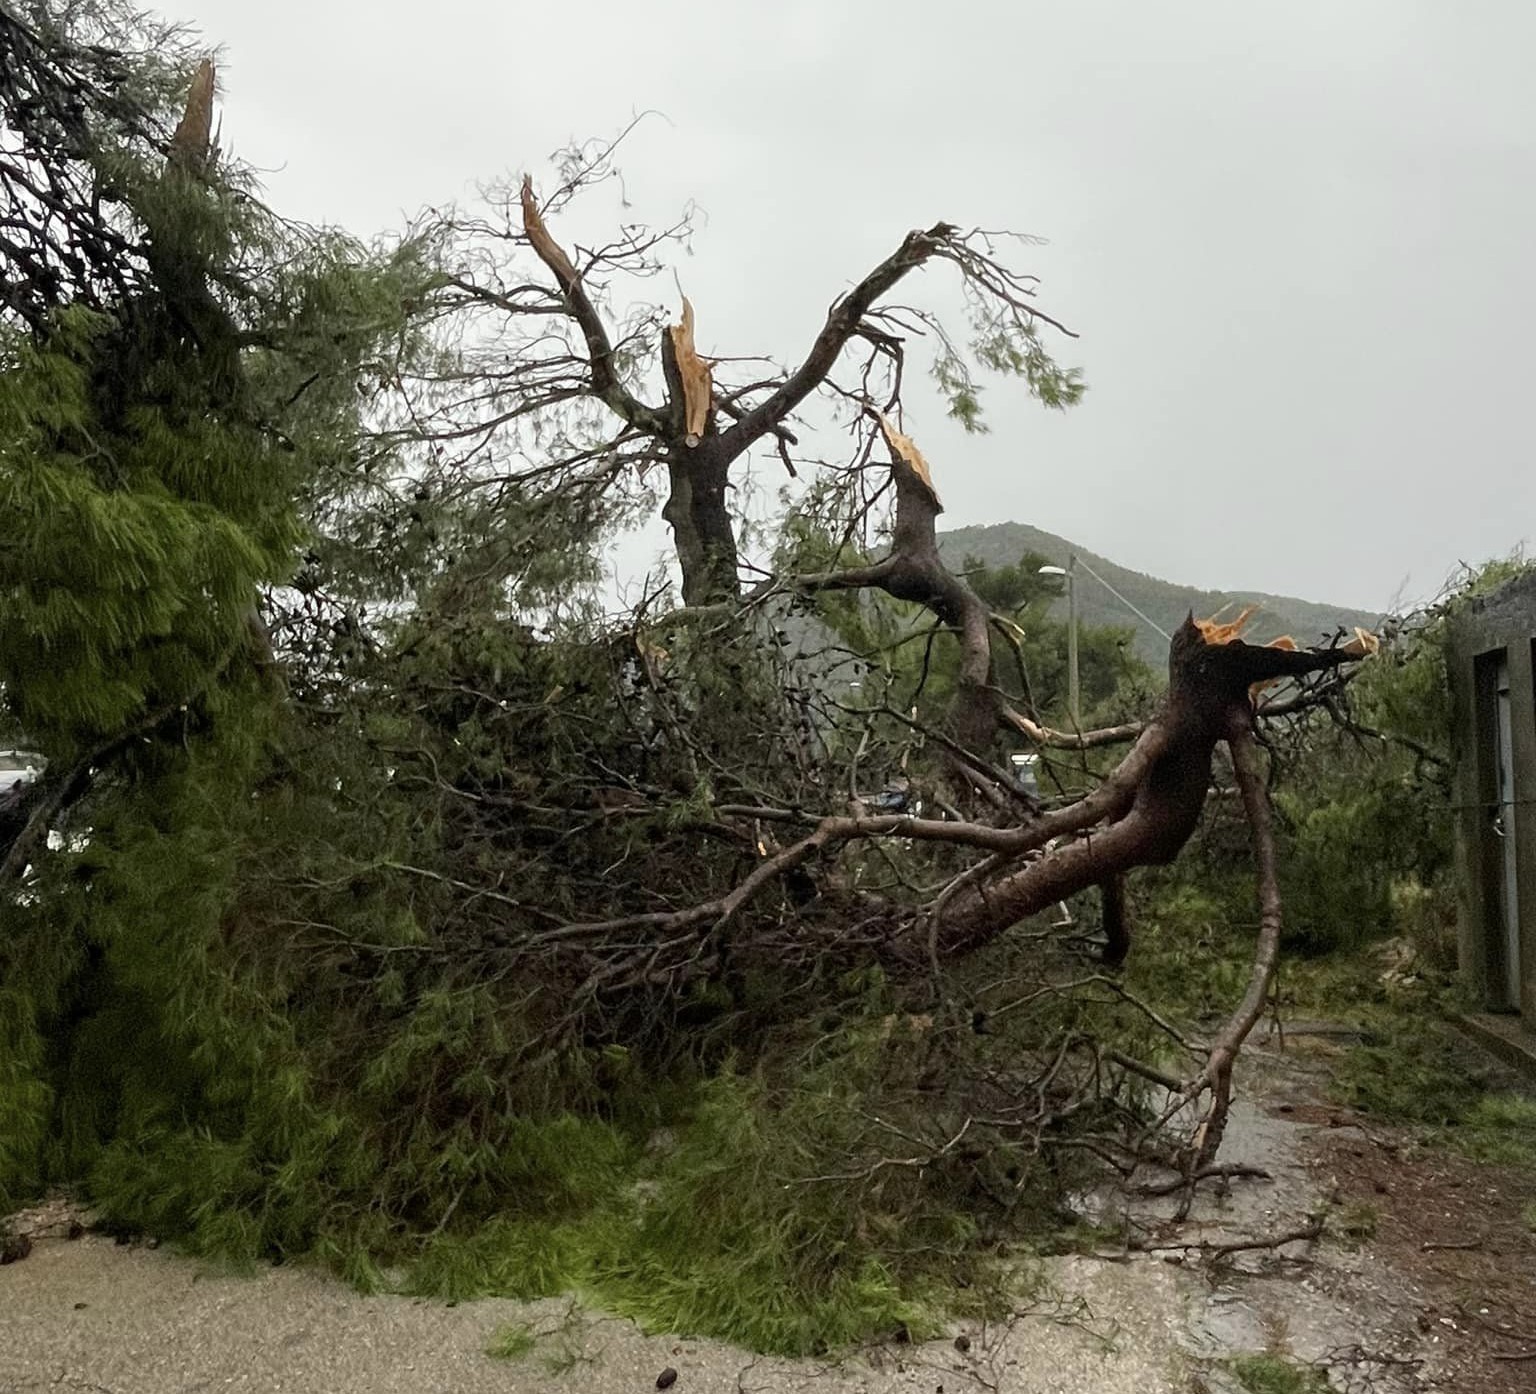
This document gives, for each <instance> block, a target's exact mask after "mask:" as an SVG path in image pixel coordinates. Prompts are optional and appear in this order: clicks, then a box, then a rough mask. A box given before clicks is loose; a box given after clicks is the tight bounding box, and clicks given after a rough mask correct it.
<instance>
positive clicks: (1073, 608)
mask: <svg viewBox="0 0 1536 1394" xmlns="http://www.w3.org/2000/svg"><path fill="white" fill-rule="evenodd" d="M1067 698H1068V701H1069V702H1070V703H1071V706H1072V728H1073V730H1076V731H1081V730H1082V729H1083V703H1082V689H1081V688H1080V687H1079V686H1078V680H1077V554H1076V553H1075V552H1074V553H1073V554H1072V555H1071V556H1069V557H1068V558H1067Z"/></svg>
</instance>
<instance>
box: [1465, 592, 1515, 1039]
mask: <svg viewBox="0 0 1536 1394" xmlns="http://www.w3.org/2000/svg"><path fill="white" fill-rule="evenodd" d="M1533 648H1536V573H1533V574H1529V575H1525V576H1520V577H1517V578H1516V579H1514V580H1513V581H1511V582H1509V583H1508V584H1507V585H1505V586H1503V587H1501V588H1500V589H1498V590H1496V591H1493V592H1491V593H1490V594H1489V595H1487V596H1484V597H1482V598H1480V599H1478V600H1476V601H1473V602H1471V603H1470V604H1469V605H1468V606H1467V608H1466V609H1465V611H1463V612H1462V613H1461V614H1459V615H1458V616H1457V617H1456V620H1455V623H1454V625H1453V627H1452V631H1451V641H1450V647H1449V651H1448V654H1447V659H1448V666H1449V672H1450V679H1451V696H1452V703H1453V720H1454V727H1453V733H1452V759H1453V791H1454V792H1453V799H1454V803H1455V809H1456V830H1457V838H1456V869H1457V879H1458V883H1459V887H1460V902H1459V914H1458V933H1459V939H1460V960H1461V968H1462V972H1463V974H1464V975H1465V977H1466V978H1467V981H1468V983H1469V985H1470V986H1471V987H1472V989H1473V990H1474V992H1476V993H1477V994H1478V995H1479V996H1480V997H1481V998H1482V999H1483V1000H1484V1001H1485V1002H1487V1003H1489V1004H1490V1005H1493V1004H1494V998H1495V996H1496V994H1497V992H1498V984H1497V982H1496V981H1495V980H1494V978H1495V975H1494V973H1493V971H1492V970H1493V968H1494V955H1493V952H1492V945H1493V943H1494V942H1495V940H1494V936H1495V935H1497V934H1499V933H1501V932H1502V931H1501V928H1500V926H1501V920H1500V911H1499V902H1498V899H1497V896H1498V881H1497V879H1496V878H1497V877H1498V876H1499V875H1501V874H1502V870H1501V868H1502V857H1503V848H1502V845H1501V843H1500V839H1499V838H1498V836H1497V835H1496V834H1495V833H1494V831H1493V828H1492V818H1491V813H1492V808H1493V805H1494V803H1495V801H1496V799H1497V787H1498V785H1497V778H1498V775H1497V770H1496V769H1495V767H1494V763H1493V751H1492V744H1491V742H1490V741H1489V740H1488V738H1487V734H1486V733H1487V731H1488V730H1489V729H1490V723H1491V722H1492V720H1493V719H1494V708H1493V703H1494V700H1495V699H1494V694H1493V692H1492V689H1491V685H1490V683H1489V681H1488V675H1489V669H1488V667H1487V664H1486V658H1485V656H1487V655H1493V654H1497V653H1499V652H1500V651H1502V652H1503V653H1504V654H1505V658H1506V661H1507V663H1508V665H1509V668H1508V671H1509V688H1510V710H1511V715H1512V722H1511V736H1512V740H1511V750H1512V763H1513V766H1514V788H1513V791H1512V793H1513V799H1514V808H1513V811H1512V822H1513V836H1514V839H1515V865H1516V887H1517V889H1516V898H1517V901H1518V904H1519V920H1520V970H1521V971H1520V976H1521V983H1520V1011H1521V1015H1522V1016H1524V1017H1525V1019H1526V1020H1527V1021H1529V1022H1532V1023H1536V671H1533ZM1480 660H1483V661H1482V662H1480ZM1499 1005H1502V1004H1499Z"/></svg>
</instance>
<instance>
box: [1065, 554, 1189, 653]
mask: <svg viewBox="0 0 1536 1394" xmlns="http://www.w3.org/2000/svg"><path fill="white" fill-rule="evenodd" d="M1073 560H1074V561H1075V562H1076V563H1077V565H1078V566H1080V567H1082V568H1083V570H1084V571H1086V572H1087V573H1088V574H1089V575H1090V576H1092V577H1093V579H1094V580H1095V581H1097V582H1098V583H1099V584H1100V585H1101V586H1103V587H1104V589H1105V590H1107V591H1108V592H1109V593H1110V594H1111V595H1112V596H1114V597H1115V599H1116V600H1118V601H1119V602H1120V603H1121V604H1122V605H1124V606H1125V608H1126V609H1127V610H1130V611H1132V612H1133V613H1135V614H1137V615H1139V616H1141V618H1142V619H1144V620H1145V621H1146V622H1147V623H1148V624H1150V625H1151V626H1152V628H1153V629H1155V630H1156V631H1157V632H1158V633H1159V634H1161V635H1162V636H1163V638H1165V639H1167V640H1168V641H1169V642H1170V643H1171V642H1172V641H1173V635H1171V634H1170V633H1169V632H1168V631H1167V630H1166V629H1164V628H1163V627H1162V625H1160V624H1159V623H1158V622H1157V621H1156V620H1155V619H1153V618H1152V616H1151V615H1149V614H1148V613H1147V612H1146V611H1145V610H1143V609H1141V607H1140V606H1138V605H1134V604H1132V603H1131V602H1130V601H1129V600H1127V599H1126V598H1125V597H1124V596H1123V595H1121V594H1120V592H1119V591H1117V590H1116V589H1115V588H1114V587H1113V586H1112V585H1110V584H1109V582H1108V581H1106V580H1105V579H1104V578H1103V577H1102V576H1100V575H1099V573H1098V572H1097V571H1095V570H1094V569H1093V568H1092V567H1091V566H1089V565H1088V563H1087V562H1085V561H1084V560H1083V559H1082V558H1081V557H1074V558H1073Z"/></svg>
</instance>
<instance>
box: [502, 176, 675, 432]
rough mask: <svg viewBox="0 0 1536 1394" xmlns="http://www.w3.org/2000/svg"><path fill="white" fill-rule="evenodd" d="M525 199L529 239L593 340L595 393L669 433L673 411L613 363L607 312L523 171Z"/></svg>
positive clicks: (627, 417)
mask: <svg viewBox="0 0 1536 1394" xmlns="http://www.w3.org/2000/svg"><path fill="white" fill-rule="evenodd" d="M521 199H522V207H523V231H524V233H526V234H527V237H528V244H529V245H530V246H531V247H532V248H533V250H534V252H535V254H536V255H537V256H538V258H539V260H540V261H542V262H543V263H544V265H545V266H546V267H548V268H549V271H550V274H551V275H553V276H554V278H555V282H556V284H557V285H558V286H559V287H560V295H561V298H562V299H563V300H564V301H565V305H566V308H567V310H569V311H570V315H571V318H572V319H573V320H575V321H576V325H577V328H579V329H580V330H581V333H582V337H583V338H584V339H585V340H586V341H587V365H588V369H589V371H590V373H591V384H592V393H593V395H594V396H595V397H597V398H598V399H599V400H600V401H602V402H603V403H604V404H605V405H607V406H608V407H609V408H610V409H611V410H612V411H614V412H615V413H617V414H618V415H619V416H620V417H622V418H623V419H624V421H625V422H627V423H628V424H629V425H631V426H634V427H636V428H638V429H639V430H642V431H646V432H648V433H649V434H651V435H654V436H660V437H666V436H667V435H668V434H669V429H670V422H669V420H668V417H667V414H666V413H665V412H663V411H659V410H657V409H656V408H655V407H651V406H647V405H646V404H645V403H644V402H642V401H641V400H640V399H639V398H638V397H636V396H635V395H634V394H633V393H632V392H631V391H630V390H629V389H628V388H627V387H625V386H624V384H623V383H622V382H620V381H619V375H618V372H617V371H616V370H615V368H614V364H613V343H612V341H611V340H610V339H609V337H608V330H607V328H606V327H605V326H604V324H603V317H602V315H601V314H600V313H599V312H598V309H597V306H596V305H594V304H593V303H592V300H591V297H590V296H588V294H587V292H586V288H585V286H584V285H583V284H582V279H581V276H580V274H579V273H578V272H577V270H576V268H575V267H574V266H573V265H572V264H571V259H570V257H568V256H567V255H566V254H565V249H564V248H563V247H561V245H560V244H559V243H558V242H556V241H555V239H554V238H553V237H552V236H551V235H550V232H549V229H548V228H547V227H545V226H544V217H543V215H542V214H541V213H540V212H539V204H538V200H537V198H535V197H534V192H533V179H532V177H531V176H528V175H525V176H524V177H523V187H522V194H521Z"/></svg>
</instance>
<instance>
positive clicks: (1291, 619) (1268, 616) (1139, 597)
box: [939, 523, 1380, 668]
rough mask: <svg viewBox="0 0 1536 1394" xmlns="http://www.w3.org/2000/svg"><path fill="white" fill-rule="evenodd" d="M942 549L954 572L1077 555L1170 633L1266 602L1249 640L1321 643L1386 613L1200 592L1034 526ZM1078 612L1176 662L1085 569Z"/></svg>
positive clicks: (985, 531) (960, 533)
mask: <svg viewBox="0 0 1536 1394" xmlns="http://www.w3.org/2000/svg"><path fill="white" fill-rule="evenodd" d="M939 550H940V551H941V552H942V553H943V555H944V559H945V561H947V562H948V563H949V565H950V566H952V567H957V568H958V567H959V566H960V564H961V562H962V561H963V560H964V559H965V558H966V557H968V556H975V557H980V558H981V560H982V561H984V562H986V563H987V564H988V565H989V566H1007V565H1012V564H1013V563H1015V562H1017V561H1018V559H1019V557H1020V555H1021V554H1022V553H1024V552H1038V553H1040V555H1042V556H1044V557H1047V558H1049V559H1050V561H1051V562H1053V563H1054V564H1055V565H1057V566H1065V565H1066V564H1067V558H1068V557H1069V556H1070V555H1072V554H1073V553H1076V554H1077V556H1078V557H1080V558H1081V559H1082V560H1083V561H1084V562H1086V563H1087V565H1088V566H1090V567H1092V568H1093V570H1094V571H1096V572H1098V573H1099V575H1100V576H1102V577H1103V578H1104V579H1105V580H1106V581H1108V582H1109V584H1110V585H1112V586H1113V587H1114V588H1115V589H1116V590H1118V591H1119V592H1120V593H1121V594H1122V595H1124V596H1125V597H1126V599H1127V600H1129V601H1130V602H1131V603H1132V604H1133V605H1135V606H1137V607H1138V608H1139V609H1141V610H1144V611H1145V612H1146V613H1147V614H1148V615H1149V616H1150V617H1151V618H1152V619H1154V620H1155V621H1156V622H1157V623H1158V624H1160V625H1161V626H1162V627H1163V628H1164V629H1166V630H1168V631H1169V632H1170V633H1172V631H1173V630H1174V629H1175V628H1176V627H1177V626H1178V625H1179V624H1180V623H1181V622H1182V621H1183V619H1184V617H1185V615H1187V614H1188V613H1189V612H1190V611H1191V610H1193V611H1194V612H1195V614H1196V615H1197V616H1205V615H1210V614H1214V613H1215V612H1216V611H1217V610H1219V609H1221V607H1222V606H1224V605H1232V604H1241V605H1248V604H1258V605H1259V606H1261V607H1262V608H1261V609H1260V611H1259V613H1258V614H1257V615H1255V616H1254V618H1253V624H1252V628H1251V629H1250V630H1249V633H1248V637H1250V638H1253V639H1256V640H1258V641H1259V642H1263V641H1264V640H1266V639H1273V638H1275V637H1276V636H1277V635H1280V634H1290V635H1293V636H1294V637H1295V638H1296V639H1297V640H1298V641H1300V642H1301V643H1315V642H1317V641H1318V640H1319V639H1321V638H1323V637H1324V636H1326V635H1331V634H1332V633H1333V632H1334V631H1335V630H1337V629H1339V628H1340V627H1343V628H1345V629H1349V628H1352V627H1353V626H1355V625H1362V626H1364V627H1366V628H1373V627H1374V626H1375V625H1376V624H1377V623H1378V622H1379V620H1380V616H1379V615H1373V614H1368V613H1367V612H1365V611H1363V610H1351V609H1347V608H1345V607H1343V606H1338V605H1320V604H1317V603H1316V602H1314V601H1310V600H1297V599H1296V598H1295V597H1293V596H1287V595H1265V594H1263V593H1262V592H1260V591H1212V590H1201V589H1199V588H1198V587H1196V586H1181V585H1176V584H1175V583H1173V582H1172V581H1160V580H1158V579H1157V577H1155V576H1146V575H1143V574H1142V573H1141V572H1139V571H1130V570H1128V569H1127V568H1125V567H1123V566H1116V565H1115V563H1114V562H1112V561H1110V560H1109V559H1108V558H1107V557H1101V556H1099V555H1098V553H1096V552H1090V551H1089V550H1088V549H1087V548H1086V547H1079V546H1078V545H1077V544H1076V543H1074V542H1069V541H1067V539H1066V538H1064V537H1057V536H1056V534H1055V533H1052V532H1045V531H1043V530H1042V529H1040V528H1033V527H1030V526H1029V525H1028V524H1027V523H993V524H991V525H990V526H987V527H970V528H956V529H955V530H954V531H953V532H942V533H940V534H939ZM1077 598H1078V611H1079V613H1080V614H1081V616H1082V620H1083V623H1084V624H1112V625H1120V626H1123V627H1126V628H1134V629H1135V631H1136V642H1135V647H1136V652H1137V653H1139V654H1140V655H1141V656H1142V657H1143V658H1145V659H1146V660H1147V662H1149V663H1151V664H1153V665H1154V666H1155V667H1158V668H1161V667H1162V666H1163V664H1164V663H1165V662H1166V661H1167V658H1168V643H1167V641H1166V640H1165V639H1164V638H1163V637H1162V635H1160V634H1159V633H1158V632H1157V631H1156V630H1155V629H1154V628H1152V626H1151V625H1149V624H1147V623H1145V622H1144V621H1142V620H1140V619H1138V618H1137V617H1136V616H1135V615H1133V614H1131V613H1130V612H1129V611H1128V610H1127V609H1126V607H1125V606H1123V605H1122V604H1120V602H1119V601H1118V600H1116V599H1115V597H1114V596H1112V595H1111V594H1110V593H1109V592H1108V591H1107V590H1105V588H1104V587H1103V586H1101V585H1100V584H1099V583H1098V582H1097V581H1096V580H1095V579H1094V578H1093V577H1092V576H1091V575H1088V574H1087V573H1086V572H1085V571H1079V573H1078V587H1077ZM1056 609H1057V612H1058V613H1059V614H1060V615H1061V616H1062V617H1065V615H1066V609H1067V602H1066V600H1065V599H1064V598H1063V599H1062V600H1060V601H1058V602H1057V606H1056Z"/></svg>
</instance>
